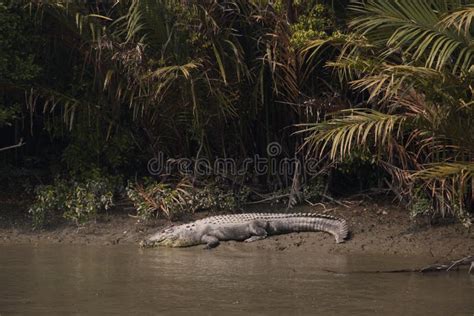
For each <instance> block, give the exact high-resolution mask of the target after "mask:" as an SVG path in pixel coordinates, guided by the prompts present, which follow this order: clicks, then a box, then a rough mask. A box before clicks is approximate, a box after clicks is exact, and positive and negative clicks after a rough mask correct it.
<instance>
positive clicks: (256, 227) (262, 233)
mask: <svg viewBox="0 0 474 316" xmlns="http://www.w3.org/2000/svg"><path fill="white" fill-rule="evenodd" d="M262 226H263V227H262ZM265 226H267V223H262V222H260V221H254V222H252V223H251V224H250V233H251V234H252V237H250V238H247V239H245V240H244V242H253V241H257V240H262V239H265V238H267V235H268V233H267V231H266V229H265V228H264V227H265Z"/></svg>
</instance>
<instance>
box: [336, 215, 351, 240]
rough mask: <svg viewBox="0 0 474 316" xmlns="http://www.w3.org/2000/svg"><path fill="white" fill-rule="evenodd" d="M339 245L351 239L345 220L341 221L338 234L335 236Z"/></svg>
mask: <svg viewBox="0 0 474 316" xmlns="http://www.w3.org/2000/svg"><path fill="white" fill-rule="evenodd" d="M334 237H335V238H336V242H337V243H343V242H344V241H345V240H346V239H347V238H348V237H349V225H347V221H346V220H345V219H339V223H338V229H337V232H336V233H335V234H334Z"/></svg>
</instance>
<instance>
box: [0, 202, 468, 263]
mask: <svg viewBox="0 0 474 316" xmlns="http://www.w3.org/2000/svg"><path fill="white" fill-rule="evenodd" d="M344 203H345V204H347V205H348V207H344V206H341V205H337V204H325V205H323V204H317V206H307V205H301V206H297V207H295V208H293V209H292V210H291V212H295V213H296V212H304V213H306V212H314V213H323V214H329V215H333V216H338V217H342V218H344V219H346V220H347V222H348V225H349V228H350V239H349V240H347V241H346V242H345V243H342V244H336V243H335V242H334V238H333V237H332V236H330V235H329V234H325V233H314V232H309V233H308V232H306V233H292V234H286V235H277V236H271V237H269V238H267V239H265V240H261V241H257V242H253V243H241V242H232V241H231V242H222V243H221V245H220V246H219V247H218V249H222V250H224V249H231V248H233V249H235V248H237V249H240V250H242V251H253V250H259V249H264V250H275V251H288V252H301V253H305V252H307V251H318V252H321V253H322V254H324V253H330V254H375V255H377V254H378V255H401V256H428V257H432V258H433V259H434V260H450V259H456V258H460V257H464V256H468V255H472V254H474V230H473V229H472V228H471V229H468V228H466V227H464V226H462V225H461V224H460V223H451V224H438V225H430V224H428V223H424V224H423V223H415V222H414V221H413V220H412V219H410V217H409V215H408V212H407V211H406V210H403V209H402V208H400V207H398V206H396V205H393V203H389V202H384V201H382V202H373V201H367V200H363V201H354V200H352V201H350V200H347V201H344ZM244 211H245V212H285V206H270V205H254V206H252V207H246V209H244ZM211 215H217V214H216V213H215V212H199V213H196V214H193V215H192V216H190V218H189V219H188V220H186V221H184V222H187V221H192V220H195V219H199V218H203V217H206V216H211ZM169 224H170V222H169V221H167V220H163V219H157V220H153V221H150V222H146V223H143V222H141V221H140V220H138V219H137V218H134V217H131V216H130V215H128V214H127V213H125V212H124V211H123V210H121V211H119V212H114V211H112V212H109V214H108V215H102V216H100V217H99V218H98V220H97V221H96V222H90V223H87V224H85V225H83V226H80V227H77V226H75V225H72V224H65V223H62V224H58V225H56V226H55V227H52V228H50V229H44V230H39V231H35V230H33V229H32V228H31V226H29V223H28V222H27V221H25V220H23V221H21V220H20V221H19V223H18V222H17V221H12V222H10V223H2V226H0V245H12V244H32V245H42V244H72V245H105V246H113V245H117V244H130V245H134V244H135V245H136V246H137V247H138V243H139V241H141V240H142V239H144V238H145V237H146V236H148V235H150V234H152V233H155V232H156V231H158V230H159V229H160V228H163V227H165V226H167V225H169ZM198 247H199V246H198Z"/></svg>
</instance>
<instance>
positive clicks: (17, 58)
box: [0, 0, 474, 223]
mask: <svg viewBox="0 0 474 316" xmlns="http://www.w3.org/2000/svg"><path fill="white" fill-rule="evenodd" d="M349 2H350V4H349ZM473 18H474V2H473V1H472V0H429V1H426V0H423V1H422V0H419V1H418V0H416V1H411V0H410V1H408V0H407V1H397V2H393V1H389V0H354V1H345V0H339V1H329V0H328V1H324V0H310V1H300V0H293V1H283V0H279V1H271V2H270V1H257V0H252V1H241V0H230V1H218V0H210V1H199V2H197V1H182V0H140V1H138V0H130V1H99V0H98V1H84V2H71V1H54V2H44V3H43V2H37V1H26V0H25V1H0V30H1V32H0V33H1V34H0V45H1V47H2V49H1V50H0V129H1V131H2V136H1V139H0V140H1V142H0V144H1V145H2V146H9V145H12V144H16V143H17V142H18V141H19V139H20V138H24V139H26V145H25V146H23V147H21V148H17V149H14V150H9V151H2V152H0V153H1V154H2V156H1V157H0V159H1V161H2V164H3V166H4V167H5V168H2V169H5V170H6V172H4V173H3V174H2V178H3V179H8V183H13V182H12V181H13V180H12V181H10V179H18V177H17V176H16V175H17V174H18V171H19V170H30V171H32V172H31V173H30V176H29V177H30V178H31V179H33V182H38V179H39V180H40V181H41V182H48V183H53V179H54V178H55V177H59V178H61V179H63V180H57V182H56V184H55V185H53V186H41V187H39V188H38V189H37V196H38V201H37V204H36V206H34V207H33V208H32V214H39V215H35V216H36V217H35V218H37V220H35V222H38V223H39V222H41V221H42V216H45V215H44V214H48V212H49V211H48V210H49V209H50V210H51V212H53V213H55V212H56V211H54V210H55V209H59V208H64V210H67V211H65V212H64V213H62V214H61V215H64V217H66V218H68V219H73V220H74V221H76V222H83V221H85V220H87V219H89V218H93V217H94V216H95V214H96V213H97V212H98V211H100V210H101V209H104V208H107V207H109V205H110V202H111V198H112V197H111V196H110V194H111V193H110V192H115V191H116V190H114V189H111V188H107V189H106V190H102V189H100V190H99V189H97V186H96V185H95V184H93V183H96V182H94V181H96V180H97V179H94V176H93V177H91V176H89V175H90V174H94V172H92V173H91V170H100V174H102V175H106V176H105V178H107V177H108V175H112V176H115V175H120V176H123V178H124V179H130V182H131V184H130V185H129V187H128V196H129V198H130V199H131V200H132V201H133V202H135V205H136V207H137V209H138V212H139V215H140V216H142V217H144V218H148V217H150V216H155V215H156V214H164V215H166V216H167V217H169V218H174V217H175V215H176V214H180V213H182V212H185V211H195V210H197V209H201V208H215V207H216V206H217V207H221V208H223V209H226V210H227V209H231V208H233V207H235V206H236V205H237V204H239V203H240V199H241V196H240V195H239V194H241V193H236V192H242V191H246V190H247V191H248V190H249V189H248V188H249V187H250V188H251V190H252V192H254V193H256V194H264V193H268V192H286V194H287V195H289V200H290V201H292V203H289V205H290V204H291V205H293V204H294V203H293V202H294V201H295V197H297V196H299V195H300V194H299V193H300V192H301V193H304V192H305V188H306V187H307V186H308V184H309V183H310V182H311V181H312V180H311V177H312V176H314V174H313V175H309V174H306V172H305V170H304V169H301V170H299V172H297V173H296V174H295V173H290V174H281V173H267V174H257V173H255V172H252V171H250V170H248V172H247V173H245V174H239V175H234V174H220V173H217V174H215V175H214V176H220V177H223V178H225V179H226V181H227V182H228V184H227V185H226V187H227V188H228V189H227V191H225V190H222V189H221V188H218V187H213V186H212V183H215V180H213V179H212V177H211V180H209V177H206V178H203V179H201V178H199V177H198V176H197V175H194V176H193V177H191V178H190V177H189V175H186V176H184V177H183V176H179V173H173V174H162V175H159V176H156V177H155V179H154V180H153V181H152V182H146V181H145V182H146V183H145V184H139V183H143V181H141V180H140V179H142V178H143V177H146V176H149V172H148V170H147V164H148V162H149V160H150V159H151V158H154V157H158V156H159V155H160V154H164V156H165V157H166V159H171V160H179V159H182V158H194V159H200V158H205V159H207V160H209V161H214V160H215V159H216V158H218V157H221V158H233V159H235V161H236V162H237V164H238V165H239V166H240V165H241V164H242V163H243V161H244V159H245V158H248V157H254V156H255V155H259V156H261V157H267V156H268V152H267V145H268V144H270V143H273V142H278V143H279V144H280V145H281V153H280V154H281V155H280V156H278V157H274V158H276V159H281V158H283V157H289V158H293V157H294V158H296V159H298V160H299V161H301V162H303V161H305V160H306V159H308V158H310V157H317V158H318V159H319V160H320V164H318V168H319V169H320V172H319V173H317V175H316V178H317V180H318V181H319V182H320V181H321V179H323V180H324V181H325V182H326V183H325V184H324V185H322V186H321V188H319V189H318V190H317V191H318V196H320V197H321V196H322V197H324V196H327V195H328V194H336V193H337V194H340V193H352V192H353V188H354V187H357V188H358V189H359V190H363V189H367V188H369V187H372V186H375V185H376V186H378V187H379V189H380V188H382V187H386V188H388V189H389V190H391V192H392V193H393V194H394V196H396V197H398V198H399V199H400V200H401V201H402V202H403V203H405V204H406V205H408V206H409V207H410V208H411V209H412V213H413V214H421V213H423V214H430V215H433V214H442V215H443V216H444V215H448V214H450V215H456V216H458V217H459V218H462V219H464V220H465V221H466V222H468V217H469V212H470V211H472V208H473V205H472V204H473V200H474V199H473V196H474V177H473V174H474V167H473V166H474V163H473V159H474V158H473V157H474V155H473V153H474V148H473V147H472V146H473V144H474V139H473V135H474V130H473V128H474V124H473V123H472V122H473V121H474V111H473V109H474V107H473V105H474V104H473V86H472V82H473V81H474V80H473V79H474V68H473V59H474V48H473V47H474V46H473V35H474V34H473V33H474V30H473V29H474V26H473V23H472V21H473ZM12 152H14V153H15V155H12ZM272 163H274V162H272ZM272 163H268V167H269V168H271V167H272V165H271V164H272ZM38 170H40V171H43V172H38ZM44 171H46V172H44ZM31 174H33V176H31ZM71 179H76V180H74V181H75V182H74V181H73V180H71ZM77 179H81V180H80V181H77ZM132 179H133V180H132ZM137 179H138V181H136V180H137ZM71 181H73V182H74V183H80V184H74V185H70V183H73V182H71ZM91 181H92V182H91ZM313 181H314V179H313ZM3 182H4V183H7V181H6V180H4V181H3ZM99 182H101V181H99ZM99 182H97V183H99ZM106 182H107V181H106ZM135 182H137V183H135ZM319 182H318V183H319ZM66 183H67V184H68V185H65V184H66ZM91 183H92V184H91ZM195 183H200V186H199V187H196V185H195ZM203 183H207V184H209V186H208V188H206V185H203ZM66 187H68V190H66V191H68V192H63V193H61V192H62V191H63V190H62V189H61V188H64V189H66ZM348 188H352V190H349V189H348ZM216 190H217V191H219V192H217V191H216ZM282 190H283V191H282ZM247 191H246V192H247ZM348 191H349V192H348ZM109 193H110V194H109ZM319 193H321V194H319ZM243 195H245V194H243ZM64 197H67V198H65V199H64ZM198 197H199V198H198ZM219 197H222V199H220V198H219ZM299 200H302V199H301V198H299ZM61 201H62V202H61ZM196 201H197V202H199V203H201V204H203V205H201V204H199V203H197V204H196V203H195V202H196ZM206 201H207V202H206ZM66 203H67V205H66ZM35 210H36V211H35ZM42 214H43V215H42Z"/></svg>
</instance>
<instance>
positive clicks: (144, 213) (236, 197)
mask: <svg viewBox="0 0 474 316" xmlns="http://www.w3.org/2000/svg"><path fill="white" fill-rule="evenodd" d="M248 194H249V193H248V192H247V190H245V189H243V190H241V191H239V192H238V193H235V192H233V191H231V190H226V189H224V188H221V187H220V186H218V185H217V184H215V183H211V184H208V185H205V186H203V187H195V186H193V185H192V184H191V183H189V181H188V180H187V179H184V180H182V181H181V182H179V183H178V184H176V185H172V184H166V183H158V182H152V181H146V183H145V184H138V183H134V184H129V186H128V187H127V195H128V197H129V198H130V199H131V200H132V202H133V204H134V206H135V208H136V209H137V215H138V216H139V217H140V218H142V219H144V220H149V219H151V218H154V217H158V216H165V217H166V218H168V219H172V220H173V219H177V218H179V217H181V216H183V215H184V214H187V213H194V212H196V211H198V210H203V209H212V210H225V211H233V210H235V209H237V208H239V205H240V204H241V202H242V201H243V200H246V199H247V196H248Z"/></svg>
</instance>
